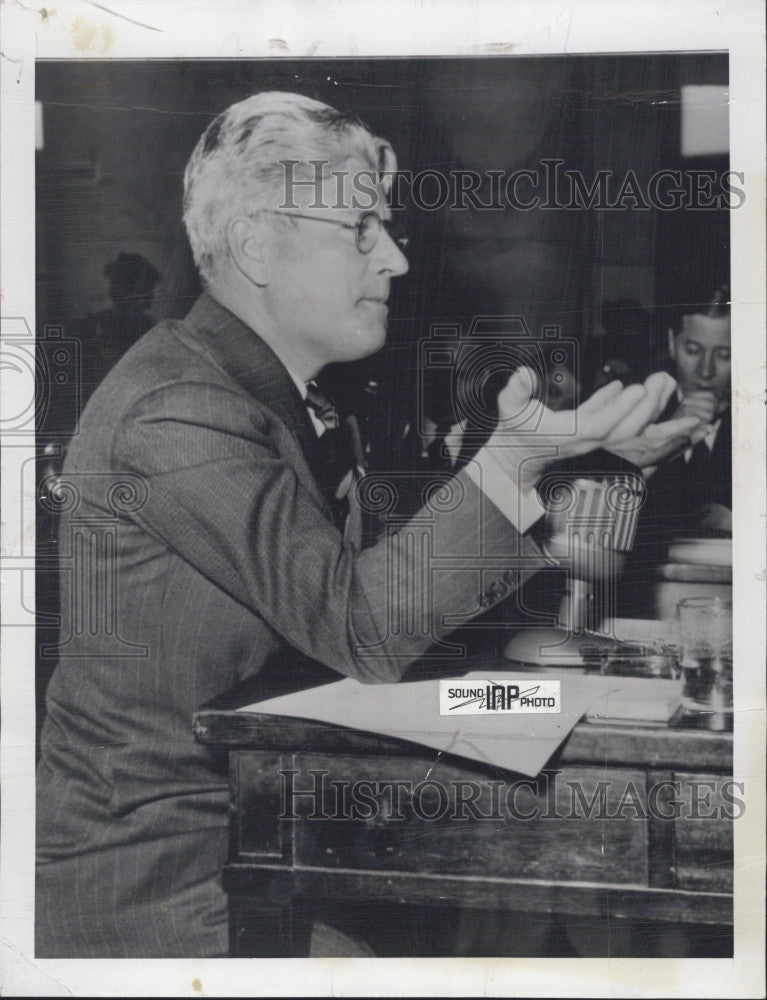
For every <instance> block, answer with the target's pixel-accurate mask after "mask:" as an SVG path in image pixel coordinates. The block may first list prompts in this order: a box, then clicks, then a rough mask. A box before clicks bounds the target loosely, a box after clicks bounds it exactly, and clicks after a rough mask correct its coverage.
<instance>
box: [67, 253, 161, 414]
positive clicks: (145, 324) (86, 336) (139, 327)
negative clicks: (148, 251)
mask: <svg viewBox="0 0 767 1000" xmlns="http://www.w3.org/2000/svg"><path fill="white" fill-rule="evenodd" d="M104 274H105V275H106V277H107V279H108V281H109V297H110V299H111V300H112V308H111V309H103V310H102V311H101V312H97V313H91V314H89V315H88V316H86V317H85V319H83V320H81V321H80V322H79V324H77V327H76V334H75V335H76V336H77V337H79V338H80V340H81V345H82V346H81V358H82V383H81V395H80V399H81V405H82V406H85V404H86V403H87V401H88V399H89V398H90V396H91V394H92V393H93V390H94V389H95V388H96V386H97V385H99V383H100V382H102V381H103V379H104V377H105V375H106V374H107V372H109V371H110V370H111V369H112V368H113V367H114V365H115V364H116V363H117V362H118V361H119V360H120V358H121V357H122V356H123V354H125V352H126V351H127V350H128V348H129V347H130V346H131V345H132V344H134V343H135V342H136V341H137V340H138V339H139V337H141V336H143V335H144V334H145V333H146V332H147V330H149V329H150V327H152V326H153V325H154V317H153V316H152V314H151V309H152V300H153V298H154V290H155V288H156V287H157V285H158V284H159V283H160V281H161V279H162V275H161V274H160V272H159V271H158V270H157V269H156V268H155V267H154V266H153V265H152V264H151V263H150V262H149V261H148V260H147V259H146V257H142V256H141V254H137V253H119V254H118V255H117V257H116V258H115V260H113V261H110V262H109V263H108V264H107V265H106V267H105V268H104Z"/></svg>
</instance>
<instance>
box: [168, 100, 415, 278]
mask: <svg viewBox="0 0 767 1000" xmlns="http://www.w3.org/2000/svg"><path fill="white" fill-rule="evenodd" d="M351 156H356V157H358V158H359V159H361V160H362V161H363V162H365V163H367V164H368V165H369V167H370V169H371V170H373V171H375V172H376V174H377V175H378V176H379V178H380V181H381V183H384V184H385V186H386V187H387V189H388V184H387V183H386V182H387V179H388V183H390V182H391V176H392V174H393V173H394V171H395V170H396V159H395V156H394V151H393V149H392V147H391V146H390V145H389V143H388V142H386V141H385V140H384V139H380V138H378V137H377V136H374V135H373V134H372V133H371V132H370V131H369V130H368V129H367V128H366V126H365V125H364V124H363V123H362V122H361V121H359V119H358V118H356V117H355V116H353V115H350V114H343V113H341V112H339V111H336V109H335V108H331V107H330V106H329V105H327V104H323V103H322V102H320V101H315V100H312V99H311V98H309V97H303V96H301V95H300V94H291V93H284V92H282V91H267V92H264V93H260V94H254V95H253V96H252V97H248V98H246V99H245V100H244V101H240V102H238V103H237V104H233V105H232V106H231V107H229V108H227V109H226V111H223V112H222V113H221V114H220V115H219V116H218V117H217V118H215V119H214V120H213V121H212V122H211V123H210V125H209V126H208V127H207V129H206V130H205V132H204V133H203V134H202V136H201V137H200V140H199V142H198V143H197V145H196V146H195V149H194V152H193V153H192V155H191V157H190V159H189V162H188V164H187V166H186V170H185V172H184V225H185V226H186V231H187V234H188V236H189V242H190V244H191V247H192V253H193V254H194V261H195V264H196V265H197V268H198V270H199V272H200V276H201V278H202V279H203V281H204V282H205V283H206V284H210V283H213V282H215V281H216V280H220V278H221V277H222V275H223V274H225V273H226V270H227V269H228V267H229V266H230V264H231V255H230V250H229V244H228V239H227V226H228V223H229V221H230V220H231V219H232V218H234V217H235V216H236V215H238V214H251V213H254V212H257V211H259V210H261V209H266V208H274V207H276V206H277V205H278V204H281V203H283V202H284V199H285V187H286V184H285V179H286V169H285V167H284V165H283V164H282V163H281V162H280V161H286V160H290V161H294V163H295V164H296V169H295V175H296V176H299V175H300V174H301V172H302V171H301V167H302V165H303V166H304V167H305V169H304V171H303V172H304V173H306V172H307V171H308V170H309V165H310V164H311V163H312V161H317V160H321V161H324V162H325V163H326V166H325V167H324V168H323V173H327V172H328V171H330V170H332V169H334V168H340V167H342V166H343V164H344V162H345V161H346V160H348V159H349V158H350V157H351ZM312 169H313V170H315V171H316V168H314V167H312Z"/></svg>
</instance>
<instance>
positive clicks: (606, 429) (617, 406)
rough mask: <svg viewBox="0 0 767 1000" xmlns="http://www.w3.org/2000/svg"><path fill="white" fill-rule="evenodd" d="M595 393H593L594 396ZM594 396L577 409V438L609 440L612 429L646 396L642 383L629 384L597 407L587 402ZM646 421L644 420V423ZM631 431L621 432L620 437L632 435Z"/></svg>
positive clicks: (611, 436) (611, 435)
mask: <svg viewBox="0 0 767 1000" xmlns="http://www.w3.org/2000/svg"><path fill="white" fill-rule="evenodd" d="M596 395H597V393H594V396H596ZM594 396H592V398H591V399H590V400H588V401H587V403H584V404H583V406H586V407H587V408H586V410H585V411H584V409H583V406H581V407H579V408H578V410H577V416H578V423H577V425H576V427H577V430H576V434H577V436H578V437H579V438H583V439H591V440H594V441H603V440H610V439H612V438H613V437H614V435H613V430H614V429H615V428H616V427H618V426H620V425H621V423H622V422H623V421H624V420H625V419H626V418H627V417H628V416H629V414H630V413H631V412H632V411H633V410H635V409H636V407H637V406H639V404H640V403H641V402H642V400H644V399H645V397H646V390H645V387H644V386H643V385H630V386H628V387H627V388H626V389H622V390H620V391H619V392H618V394H617V395H615V396H614V398H612V399H608V400H607V401H605V402H604V403H603V405H601V406H599V407H598V408H592V407H590V406H589V405H588V404H589V403H591V401H592V400H593V399H594ZM646 422H647V421H645V423H646ZM632 436H633V434H632V433H627V434H623V435H622V437H632Z"/></svg>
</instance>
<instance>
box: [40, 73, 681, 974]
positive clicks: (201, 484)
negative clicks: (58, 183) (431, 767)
mask: <svg viewBox="0 0 767 1000" xmlns="http://www.w3.org/2000/svg"><path fill="white" fill-rule="evenodd" d="M395 169H396V163H395V158H394V153H393V151H392V149H391V147H390V146H389V144H388V143H387V142H385V141H384V140H382V139H379V138H376V137H375V136H374V135H372V134H371V133H370V132H369V131H368V130H367V129H366V128H365V127H364V126H363V125H362V124H361V123H359V122H358V121H357V120H356V119H354V118H352V117H349V116H346V115H343V114H340V113H339V112H337V111H335V110H334V109H332V108H329V107H327V106H326V105H323V104H321V103H319V102H317V101H314V100H310V99H308V98H305V97H301V96H298V95H295V94H287V93H262V94H257V95H255V96H253V97H250V98H248V99H247V100H244V101H242V102H241V103H239V104H235V105H233V106H232V107H230V108H229V109H228V110H226V111H224V112H223V113H222V114H221V115H220V116H219V117H218V118H216V119H215V120H214V121H213V122H212V123H211V124H210V125H209V126H208V128H207V130H206V131H205V133H204V135H203V136H202V137H201V139H200V141H199V143H198V144H197V147H196V149H195V150H194V153H193V154H192V157H191V159H190V161H189V165H188V167H187V170H186V175H185V194H184V219H185V223H186V227H187V231H188V234H189V239H190V242H191V245H192V249H193V252H194V257H195V261H196V264H197V266H198V268H199V271H200V275H201V277H202V279H203V283H204V286H205V291H204V293H203V294H202V296H201V297H200V299H199V300H198V301H197V302H196V304H195V305H194V307H193V308H192V310H191V312H190V313H189V314H188V315H187V316H186V318H185V319H184V320H182V321H165V322H162V323H160V324H159V325H157V326H156V327H154V328H153V329H152V330H150V331H149V332H148V333H147V334H146V335H145V336H144V337H143V338H142V339H141V340H140V341H139V342H138V343H137V344H136V345H134V347H133V348H132V349H131V350H130V351H129V352H128V353H127V354H126V355H125V356H124V357H123V358H122V359H121V361H120V362H119V363H118V364H117V366H116V367H115V368H114V369H113V370H112V371H111V372H110V374H109V375H108V376H107V378H106V379H105V381H104V382H103V383H102V385H101V386H100V387H99V389H98V390H97V391H96V392H95V393H94V395H93V397H92V398H91V400H90V402H89V404H88V407H87V408H86V411H85V413H84V416H83V418H82V422H81V426H80V429H79V433H78V434H77V435H76V436H75V438H74V440H73V442H72V445H71V448H70V450H69V453H68V457H67V462H66V466H65V469H64V475H63V485H64V487H66V486H67V484H69V485H70V486H71V488H72V490H73V491H74V492H75V493H76V495H77V504H76V507H74V508H72V509H69V510H65V511H64V512H63V514H62V523H61V532H60V537H61V539H62V545H63V546H64V545H68V546H71V548H72V550H73V551H76V552H79V553H80V558H79V561H77V560H76V561H75V562H74V564H73V567H74V568H72V569H71V570H70V571H67V572H62V580H61V595H62V600H61V607H62V631H61V642H60V645H59V653H60V656H59V664H58V666H57V668H56V671H55V674H54V676H53V679H52V681H51V683H50V686H49V690H48V699H47V710H48V715H47V719H46V722H45V727H44V732H43V737H42V758H41V762H40V766H39V772H38V843H37V847H38V883H37V909H36V929H37V945H36V954H37V956H38V957H70V958H75V957H94V956H100V957H115V958H116V957H153V956H154V957H180V956H185V957H195V956H215V955H225V954H226V953H227V942H228V935H227V908H226V899H225V895H224V893H223V890H222V887H221V868H222V865H223V863H224V861H225V859H226V846H227V803H228V792H227V781H226V772H225V766H224V763H225V762H224V761H223V760H222V759H221V757H219V756H217V755H216V754H214V753H213V752H212V751H211V750H210V749H209V748H207V747H204V746H201V745H198V744H196V743H195V741H194V739H193V737H192V734H191V719H192V715H193V712H194V711H195V709H196V708H197V707H198V706H199V705H201V704H202V703H204V702H206V701H208V700H210V699H211V698H213V697H214V696H217V695H219V694H221V693H222V692H224V691H226V690H228V689H230V688H232V687H233V686H235V685H237V684H238V683H240V682H242V681H244V680H247V679H248V678H250V677H253V676H254V675H256V674H258V673H259V671H261V669H262V667H263V665H264V664H265V663H266V661H267V660H269V661H270V663H272V664H274V663H275V662H277V663H278V664H279V663H280V662H284V663H285V665H286V666H285V669H286V670H287V669H289V666H288V665H289V663H290V661H291V657H292V656H294V655H297V654H301V655H302V656H304V657H309V658H311V659H312V660H315V661H317V662H318V663H319V664H322V665H324V666H325V667H326V668H330V669H332V670H335V671H338V672H339V674H345V675H347V676H349V677H354V678H357V679H358V680H360V681H364V682H396V681H397V680H398V679H399V678H400V677H401V675H402V673H403V671H404V670H405V668H406V667H407V666H408V665H409V664H411V663H412V662H414V661H415V660H417V659H418V657H419V656H421V654H423V653H424V651H425V650H426V649H427V647H428V646H429V645H430V644H431V643H433V642H434V641H435V640H439V639H440V638H441V637H443V636H445V635H446V634H447V632H448V631H449V629H448V628H446V626H445V625H444V622H445V620H447V618H448V616H453V619H454V620H456V619H463V620H467V619H468V618H470V617H471V616H473V615H477V614H479V613H481V612H482V611H484V610H485V609H486V608H487V607H489V606H491V605H492V604H494V603H497V602H498V601H500V600H501V599H503V598H504V597H505V596H506V595H508V594H509V593H510V592H511V591H512V590H513V589H514V588H515V587H516V586H518V584H519V582H520V580H521V579H524V575H525V572H529V570H525V569H524V567H527V566H529V565H530V563H531V561H532V562H534V561H535V559H534V557H535V556H536V554H537V549H536V547H535V545H534V544H533V543H532V542H531V541H529V540H528V539H527V538H526V537H525V536H524V532H525V531H526V530H527V528H528V527H529V526H530V525H531V524H532V522H533V521H534V520H535V519H536V518H537V517H538V516H539V514H540V508H539V506H538V503H537V501H536V498H535V486H536V483H537V481H538V479H539V478H540V476H541V475H542V474H543V472H544V471H545V469H546V468H547V467H548V465H549V464H550V463H551V462H552V460H553V458H552V456H553V455H555V454H558V455H559V457H568V456H571V455H576V454H583V453H586V452H588V451H589V450H591V449H593V448H595V447H599V446H604V445H607V446H608V447H611V448H615V449H616V450H620V449H622V448H623V449H624V450H625V447H626V445H625V442H626V441H629V444H630V447H631V448H633V451H632V452H631V454H632V455H635V456H636V455H637V454H639V455H642V454H644V453H645V452H647V451H648V449H649V450H650V451H652V449H653V447H654V445H655V443H656V442H657V440H658V439H657V437H656V436H655V432H654V428H653V427H651V428H650V430H648V431H645V428H646V427H647V425H650V424H651V422H652V421H653V420H655V419H656V418H657V416H658V414H659V413H660V412H661V410H662V408H663V406H664V405H665V403H666V401H667V399H668V397H669V395H670V393H671V391H672V390H673V380H672V379H670V377H668V376H666V377H665V379H667V381H664V379H663V378H661V379H660V380H656V381H655V382H653V383H651V384H650V383H648V385H647V386H630V387H628V388H624V387H622V386H621V385H620V383H614V384H612V385H610V386H607V387H605V388H604V389H602V390H600V392H599V393H597V394H596V395H595V396H594V397H592V398H591V399H590V400H588V401H587V402H586V403H585V404H583V405H582V406H581V407H580V409H579V410H577V411H574V413H575V422H573V414H563V413H553V412H551V411H549V410H547V409H546V408H545V407H543V405H542V404H540V403H537V402H536V401H535V399H534V398H533V394H534V391H535V388H536V387H535V379H534V377H533V376H532V374H531V372H530V371H529V370H527V369H522V370H520V371H519V372H517V373H516V374H515V375H514V376H513V377H512V378H511V379H510V381H509V383H508V384H507V386H506V387H505V388H504V389H503V391H502V392H501V394H500V396H499V422H498V428H497V430H496V431H495V432H494V433H493V435H491V438H490V440H489V441H488V443H487V444H486V445H485V446H484V447H483V448H482V449H481V450H480V451H479V453H478V454H477V455H476V457H475V459H474V461H473V462H471V463H469V465H468V466H467V467H466V468H465V469H463V470H462V471H460V472H459V473H458V474H457V475H455V476H454V477H452V478H450V479H449V481H448V486H449V490H450V495H451V496H453V497H454V498H456V502H455V503H452V504H450V503H432V504H431V505H429V503H428V498H427V508H426V510H425V511H423V512H421V515H420V516H421V517H422V518H423V517H427V518H428V520H429V524H430V529H431V537H432V552H433V553H434V558H435V559H438V558H439V557H444V556H455V557H460V558H456V560H455V562H454V563H451V560H450V559H447V560H446V559H444V558H442V560H441V562H440V564H439V567H437V568H434V567H430V566H429V564H428V560H429V558H430V556H429V554H428V553H427V552H425V551H423V550H420V549H418V547H415V548H414V547H411V546H410V545H409V544H408V540H407V539H408V531H407V526H404V527H403V530H402V531H400V532H389V533H388V534H387V536H386V537H385V538H383V539H381V540H380V541H378V542H377V543H375V544H372V545H369V546H368V547H361V545H360V540H359V518H358V517H356V518H355V516H354V513H355V510H358V508H357V507H355V503H354V495H355V484H354V480H355V478H359V476H361V475H362V473H363V472H364V469H363V468H361V465H362V462H363V458H364V456H363V458H361V457H360V455H359V449H357V450H356V451H355V450H354V448H353V447H352V451H353V453H354V455H355V462H354V463H352V464H354V465H356V466H357V468H356V469H355V471H354V474H353V475H352V477H351V479H350V478H349V477H347V478H346V490H347V496H346V497H344V496H339V492H340V493H343V490H341V491H339V490H338V489H337V488H336V484H334V483H333V482H332V481H331V478H330V477H329V475H328V467H327V463H328V458H327V452H326V450H325V448H324V445H325V443H326V440H332V438H327V435H329V434H333V433H334V431H333V430H332V425H333V424H334V423H335V422H336V418H335V414H334V412H333V409H332V407H331V406H329V404H328V403H327V400H322V398H321V396H320V395H319V394H318V391H317V387H316V385H315V384H314V379H315V378H316V377H317V375H318V374H319V373H320V372H321V371H322V370H323V368H324V367H325V366H327V365H329V364H331V363H334V362H348V361H354V360H357V359H360V358H363V357H366V356H368V355H371V354H372V353H374V352H376V351H378V350H379V349H380V348H381V347H382V346H383V344H384V342H385V340H386V323H387V313H388V308H387V298H388V296H389V290H390V285H391V282H392V280H393V279H394V278H397V277H399V276H401V275H404V274H405V272H406V271H407V269H408V264H407V261H406V259H405V257H404V256H403V253H402V251H401V249H400V247H399V246H398V244H397V243H396V242H395V240H394V239H393V238H392V236H391V234H390V231H389V229H390V221H391V212H390V209H389V207H388V205H387V190H388V188H389V184H390V182H391V176H392V172H393V171H394V170H395ZM518 419H524V420H525V421H532V423H534V424H536V425H537V432H536V433H535V434H530V433H519V434H515V432H514V429H515V420H518ZM692 422H693V421H692V419H690V418H683V419H681V420H679V421H676V422H675V423H674V424H673V426H672V427H671V428H670V430H671V431H673V432H679V433H684V432H685V431H687V430H688V429H689V428H690V426H691V424H692ZM526 426H530V424H529V423H526ZM349 427H350V428H351V430H350V435H349V440H350V443H351V445H352V446H353V445H354V434H353V433H352V430H353V425H351V424H350V425H349ZM668 429H669V428H666V430H668ZM666 436H667V435H666ZM637 449H638V450H637ZM344 504H346V505H347V506H346V510H347V511H348V515H347V516H346V518H345V520H344V519H343V513H344V511H343V510H342V511H341V514H339V507H340V506H342V505H344ZM417 516H418V515H417ZM78 546H79V548H78ZM487 552H492V553H493V557H494V560H493V563H494V566H496V567H497V566H498V564H499V560H501V561H505V563H504V566H503V567H502V568H495V569H492V570H490V571H483V567H482V564H481V560H480V559H479V556H480V555H481V553H487ZM467 567H473V568H467ZM520 569H521V570H522V572H520ZM426 576H428V577H429V579H430V586H429V589H428V591H426V592H422V591H421V590H420V589H419V588H418V587H417V586H415V584H416V582H418V581H421V580H423V579H424V578H425V577H426ZM102 598H103V601H104V604H103V605H102V604H100V603H99V602H100V601H102ZM426 602H428V603H426ZM413 614H417V615H418V616H420V619H424V618H425V619H426V620H427V622H428V627H427V628H425V629H409V628H406V627H392V623H394V624H395V625H397V626H399V624H400V623H401V622H404V621H405V620H406V619H408V618H409V617H412V615H413Z"/></svg>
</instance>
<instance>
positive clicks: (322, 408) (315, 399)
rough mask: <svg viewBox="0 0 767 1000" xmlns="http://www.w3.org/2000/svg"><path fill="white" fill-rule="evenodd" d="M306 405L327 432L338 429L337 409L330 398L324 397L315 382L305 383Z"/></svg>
mask: <svg viewBox="0 0 767 1000" xmlns="http://www.w3.org/2000/svg"><path fill="white" fill-rule="evenodd" d="M306 405H307V406H308V407H309V409H310V410H312V412H313V413H314V414H315V416H316V417H317V418H318V420H321V421H322V423H323V424H324V426H325V427H326V428H327V430H331V431H333V430H336V429H337V428H338V424H339V421H338V407H337V406H336V404H335V403H334V402H333V400H332V399H331V398H330V396H326V395H325V393H324V392H322V390H321V389H320V387H319V386H318V385H317V383H316V382H307V383H306Z"/></svg>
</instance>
